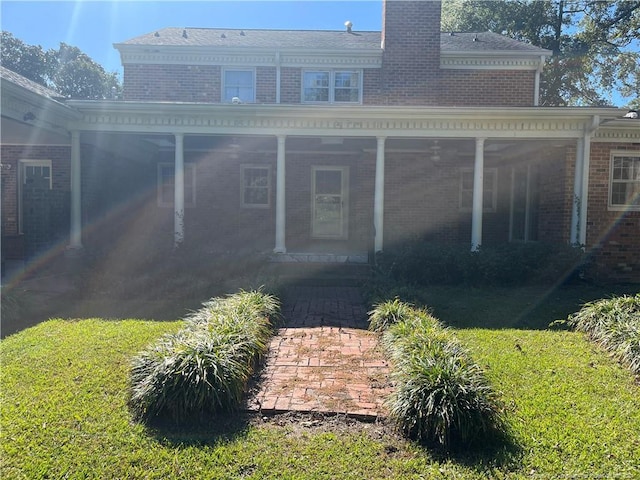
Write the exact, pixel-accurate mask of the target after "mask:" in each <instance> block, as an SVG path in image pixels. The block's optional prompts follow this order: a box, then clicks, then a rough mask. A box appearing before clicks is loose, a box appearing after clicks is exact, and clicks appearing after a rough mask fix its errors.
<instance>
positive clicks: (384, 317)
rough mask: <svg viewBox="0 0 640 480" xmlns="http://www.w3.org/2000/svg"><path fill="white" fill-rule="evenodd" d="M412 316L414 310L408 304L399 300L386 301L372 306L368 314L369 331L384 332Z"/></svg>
mask: <svg viewBox="0 0 640 480" xmlns="http://www.w3.org/2000/svg"><path fill="white" fill-rule="evenodd" d="M413 315H414V309H413V308H412V306H411V305H410V304H408V303H404V302H402V301H400V299H399V298H395V299H393V300H387V301H386V302H382V303H379V304H377V305H374V308H373V310H371V311H370V312H369V330H371V331H373V332H384V331H385V330H386V329H388V328H389V327H390V326H391V325H394V324H396V323H399V322H402V321H404V320H408V319H409V318H410V317H412V316H413Z"/></svg>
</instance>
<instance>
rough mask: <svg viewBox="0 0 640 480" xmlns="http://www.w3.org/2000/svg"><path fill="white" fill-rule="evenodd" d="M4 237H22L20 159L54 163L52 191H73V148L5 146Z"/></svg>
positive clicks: (3, 157) (3, 148) (3, 162)
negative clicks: (71, 172)
mask: <svg viewBox="0 0 640 480" xmlns="http://www.w3.org/2000/svg"><path fill="white" fill-rule="evenodd" d="M0 151H1V156H2V164H3V165H11V169H9V170H3V171H2V235H17V234H18V183H17V182H18V169H19V161H20V160H51V174H52V179H51V183H52V188H53V189H55V190H62V191H67V192H68V191H69V190H70V188H71V177H70V168H71V147H68V146H47V145H33V146H28V145H2V147H1V150H0Z"/></svg>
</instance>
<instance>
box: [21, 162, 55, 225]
mask: <svg viewBox="0 0 640 480" xmlns="http://www.w3.org/2000/svg"><path fill="white" fill-rule="evenodd" d="M52 163H53V162H51V160H46V159H20V160H18V233H24V231H23V225H24V213H23V203H24V199H23V198H22V195H23V192H24V182H25V180H26V178H27V173H26V169H27V167H49V190H51V189H52V188H53V165H52Z"/></svg>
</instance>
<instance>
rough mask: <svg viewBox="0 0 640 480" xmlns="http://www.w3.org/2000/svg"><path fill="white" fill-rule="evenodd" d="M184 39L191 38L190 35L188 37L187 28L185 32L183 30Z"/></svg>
mask: <svg viewBox="0 0 640 480" xmlns="http://www.w3.org/2000/svg"><path fill="white" fill-rule="evenodd" d="M182 38H189V35H187V29H186V28H185V29H184V30H182Z"/></svg>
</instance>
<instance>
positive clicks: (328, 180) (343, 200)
mask: <svg viewBox="0 0 640 480" xmlns="http://www.w3.org/2000/svg"><path fill="white" fill-rule="evenodd" d="M348 187H349V167H325V166H322V167H320V166H315V167H312V198H311V203H312V205H311V236H312V237H313V238H326V239H336V240H337V239H346V238H347V233H348V231H349V228H348V227H349V218H348V212H349V188H348Z"/></svg>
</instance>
